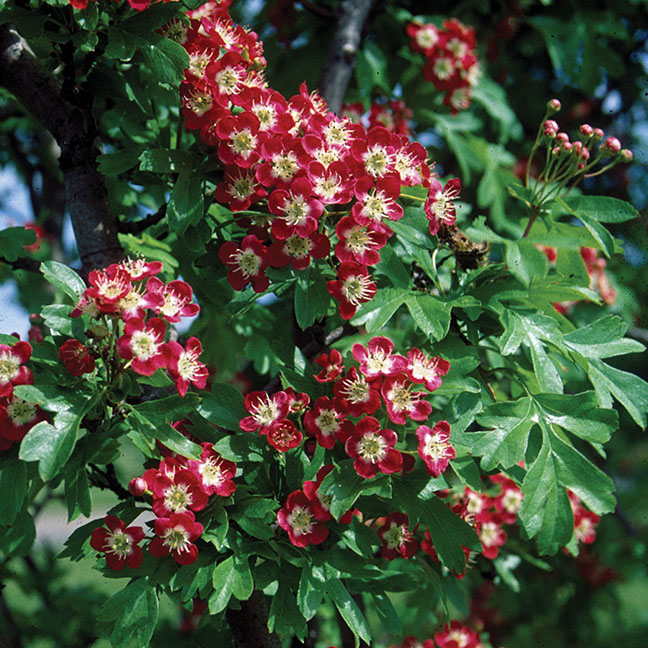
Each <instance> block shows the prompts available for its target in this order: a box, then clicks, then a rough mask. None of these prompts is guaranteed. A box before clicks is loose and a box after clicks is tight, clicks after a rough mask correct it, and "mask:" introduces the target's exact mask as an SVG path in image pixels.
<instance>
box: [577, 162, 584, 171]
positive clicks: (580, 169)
mask: <svg viewBox="0 0 648 648" xmlns="http://www.w3.org/2000/svg"><path fill="white" fill-rule="evenodd" d="M584 168H585V162H579V163H578V170H579V171H582V170H583V169H584Z"/></svg>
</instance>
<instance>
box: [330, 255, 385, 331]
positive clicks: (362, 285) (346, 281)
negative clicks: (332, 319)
mask: <svg viewBox="0 0 648 648" xmlns="http://www.w3.org/2000/svg"><path fill="white" fill-rule="evenodd" d="M326 287H327V289H328V291H329V293H330V294H331V296H332V297H333V298H334V299H337V300H338V301H339V302H340V317H341V318H342V319H346V320H348V319H351V318H352V317H353V316H354V315H355V314H356V311H357V310H358V306H360V304H364V303H366V302H368V301H371V300H372V299H373V296H374V295H375V294H376V284H375V283H374V282H373V281H371V277H370V275H369V272H368V271H367V267H366V266H364V265H362V264H360V263H356V262H355V261H345V262H344V263H341V264H340V267H339V269H338V275H337V279H335V280H332V281H327V282H326Z"/></svg>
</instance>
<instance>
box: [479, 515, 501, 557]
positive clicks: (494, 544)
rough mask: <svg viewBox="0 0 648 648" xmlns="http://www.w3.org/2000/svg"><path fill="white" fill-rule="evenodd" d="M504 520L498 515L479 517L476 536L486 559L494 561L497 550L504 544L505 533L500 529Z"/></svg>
mask: <svg viewBox="0 0 648 648" xmlns="http://www.w3.org/2000/svg"><path fill="white" fill-rule="evenodd" d="M503 523H504V520H503V519H502V517H501V516H500V515H499V514H498V513H485V514H482V515H481V516H480V521H479V523H478V524H477V528H476V531H477V535H478V536H479V539H480V540H481V543H482V547H483V549H482V553H483V555H484V556H485V557H486V558H489V559H490V560H494V559H495V558H497V555H498V554H499V548H500V547H501V546H503V545H504V544H505V543H506V540H507V535H506V531H504V529H503V528H502V524H503Z"/></svg>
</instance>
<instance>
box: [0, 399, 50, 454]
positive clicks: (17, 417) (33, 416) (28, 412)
mask: <svg viewBox="0 0 648 648" xmlns="http://www.w3.org/2000/svg"><path fill="white" fill-rule="evenodd" d="M4 400H5V399H0V438H2V439H3V440H5V441H8V442H9V443H10V445H11V443H12V442H13V441H22V439H24V438H25V435H26V434H27V432H29V430H30V429H31V428H32V427H33V426H34V425H36V423H38V422H40V421H45V420H46V419H47V415H46V414H45V412H43V410H41V408H40V407H38V405H35V404H34V403H28V402H27V401H24V400H23V399H22V398H18V396H16V395H15V394H13V396H12V397H11V399H9V400H8V402H7V403H6V404H3V402H4Z"/></svg>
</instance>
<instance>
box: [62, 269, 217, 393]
mask: <svg viewBox="0 0 648 648" xmlns="http://www.w3.org/2000/svg"><path fill="white" fill-rule="evenodd" d="M161 270H162V263H161V262H159V261H152V262H147V261H145V260H144V259H142V258H138V259H135V260H131V259H128V260H127V261H124V262H122V263H119V264H113V265H110V266H108V267H107V268H105V269H103V270H93V271H92V272H91V273H90V274H89V276H88V283H89V284H90V285H89V287H88V288H86V290H85V291H84V292H83V294H82V295H81V298H80V300H79V303H78V304H77V306H76V307H75V308H74V310H73V311H72V313H71V317H79V316H81V315H82V314H88V315H91V316H92V317H95V318H97V317H100V316H108V317H110V318H111V319H112V320H113V321H115V322H120V321H121V322H123V332H122V334H121V335H120V336H119V337H118V339H117V341H116V348H117V352H118V354H119V356H120V357H121V358H123V359H124V360H126V361H127V365H126V366H127V367H131V368H132V369H133V370H134V371H135V372H136V373H138V374H140V375H142V376H151V375H152V374H154V373H155V371H157V369H166V370H167V371H168V372H169V375H170V376H171V378H172V379H173V380H174V381H175V385H176V389H177V391H178V393H179V394H180V395H181V396H184V395H185V394H186V393H187V390H188V388H189V385H190V384H193V385H194V386H195V387H197V388H198V389H204V388H205V386H206V384H207V378H208V371H207V367H206V366H205V365H204V364H203V363H202V362H200V360H199V357H200V354H201V352H202V345H201V343H200V340H198V338H195V337H191V338H189V340H188V341H187V343H186V345H185V346H184V347H183V346H182V345H181V344H179V343H178V342H176V341H169V342H165V336H166V333H167V328H168V326H167V325H168V324H175V323H177V322H179V321H180V320H181V319H182V318H183V317H193V316H195V315H197V314H198V312H199V311H200V306H198V304H195V303H194V302H193V301H192V299H193V290H192V289H191V286H190V285H189V284H188V283H186V282H184V281H180V280H174V281H171V282H169V283H168V284H165V283H164V282H162V281H161V280H160V279H159V278H158V277H157V276H156V275H157V274H159V273H160V271H161ZM150 314H151V315H152V316H149V315H150ZM105 334H108V331H105ZM59 358H60V359H61V361H62V362H63V363H64V365H65V367H66V369H67V370H68V371H69V372H70V373H71V374H72V375H74V376H80V375H82V374H84V373H91V372H92V371H94V368H95V362H94V357H93V356H92V355H91V353H90V352H89V350H88V349H87V348H86V347H85V346H84V345H82V344H81V343H80V342H78V340H68V341H67V342H65V343H64V344H63V345H62V346H61V348H60V349H59Z"/></svg>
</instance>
